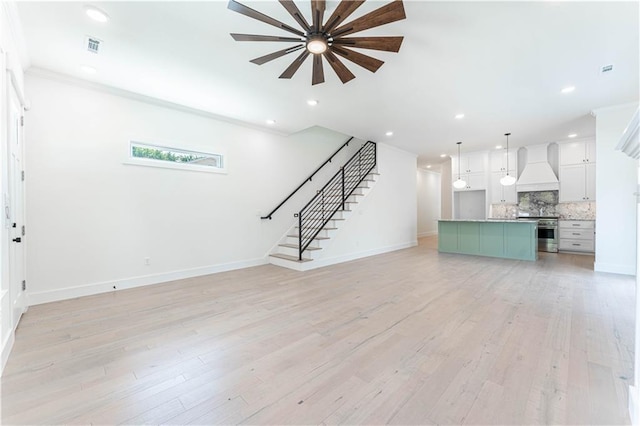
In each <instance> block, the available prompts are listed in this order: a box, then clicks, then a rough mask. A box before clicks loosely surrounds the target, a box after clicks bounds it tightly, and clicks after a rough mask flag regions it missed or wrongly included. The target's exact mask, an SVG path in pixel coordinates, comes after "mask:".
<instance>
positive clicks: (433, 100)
mask: <svg viewBox="0 0 640 426" xmlns="http://www.w3.org/2000/svg"><path fill="white" fill-rule="evenodd" d="M240 1H241V2H242V3H244V4H246V5H248V6H250V7H252V8H254V9H257V10H259V11H261V12H263V13H265V14H267V15H271V16H273V17H275V18H277V19H279V20H281V21H283V22H285V23H288V24H289V25H291V26H294V27H296V28H297V24H296V23H295V21H294V20H293V19H292V18H291V17H290V16H289V15H288V14H287V12H286V11H285V10H284V8H283V7H282V6H281V5H279V4H278V3H276V2H274V1H258V2H256V1H247V2H243V1H242V0H240ZM296 3H297V5H298V7H299V8H300V9H301V10H302V11H303V12H304V13H305V14H307V19H308V20H310V16H309V15H310V14H309V13H307V12H309V10H310V7H309V2H308V1H307V0H304V1H303V0H299V1H296ZM385 3H386V2H378V1H373V0H370V1H368V2H367V3H365V4H364V5H363V6H362V7H361V8H360V9H358V11H356V13H354V15H352V17H351V18H350V19H349V20H351V19H354V18H356V17H357V16H360V15H362V14H364V13H366V12H368V11H371V10H373V9H375V8H377V7H379V6H381V5H383V4H385ZM92 4H93V5H95V6H98V7H99V8H101V9H102V10H104V11H106V12H107V13H108V14H109V16H110V18H111V19H110V21H109V22H108V23H106V24H100V23H97V22H95V21H92V20H90V19H89V18H88V17H87V16H86V15H85V13H84V7H85V4H84V3H81V2H20V3H18V11H19V15H20V19H21V22H22V27H23V32H24V37H25V41H26V45H27V48H28V61H29V63H30V65H31V66H32V67H35V68H42V69H46V70H50V71H54V72H57V73H62V74H66V75H70V76H74V77H78V78H82V79H87V80H90V81H94V82H97V83H102V84H105V85H109V86H113V87H116V88H120V89H125V90H128V91H132V92H137V93H141V94H144V95H147V96H151V97H156V98H159V99H162V100H167V101H171V102H175V103H178V104H182V105H185V106H188V107H192V108H197V109H201V110H204V111H207V112H211V113H214V114H218V115H222V116H226V117H229V118H232V119H234V120H241V121H244V122H247V123H251V124H252V125H258V126H265V127H266V126H267V125H266V124H265V120H266V119H274V120H276V124H275V125H274V126H273V127H274V128H275V129H276V130H278V131H280V132H284V133H292V132H297V131H300V130H302V129H305V128H308V127H310V126H314V125H319V126H323V127H327V128H330V129H333V130H336V131H340V132H343V133H345V134H348V135H354V136H356V137H358V138H362V139H366V140H373V141H378V142H385V143H389V144H392V145H395V146H397V147H399V148H402V149H406V150H409V151H412V152H415V153H417V154H419V156H420V157H419V158H420V164H421V165H424V164H426V163H434V162H435V163H437V162H439V161H441V158H440V156H439V155H440V154H441V153H447V154H453V153H455V149H456V145H455V142H456V141H459V140H461V141H463V145H462V147H463V150H465V151H467V152H469V151H474V150H481V149H490V148H493V147H494V146H495V145H496V144H504V136H502V135H503V134H504V133H505V132H507V131H510V132H511V133H512V136H511V138H510V145H511V146H513V147H516V146H522V145H528V144H535V143H543V142H550V141H557V140H563V139H566V137H567V135H568V134H569V133H577V134H578V135H579V136H580V137H582V136H590V135H594V134H595V120H594V119H593V117H591V116H590V111H591V110H593V109H597V108H601V107H606V106H610V105H616V104H622V103H628V102H636V101H638V99H639V83H638V80H639V75H640V71H639V65H638V56H639V51H640V46H639V42H638V40H639V26H638V21H639V18H638V16H639V10H638V2H551V1H545V2H428V1H405V10H406V14H407V19H406V20H403V21H399V22H395V23H391V24H388V25H385V26H382V27H379V28H376V29H373V30H369V31H366V32H362V33H358V34H357V35H358V36H362V35H403V36H404V37H405V40H404V43H403V45H402V48H401V49H400V52H399V53H389V52H378V51H367V50H361V52H362V53H365V54H369V55H371V56H374V57H377V58H379V59H382V60H384V61H385V64H384V65H383V66H382V68H380V69H379V70H378V72H377V73H375V74H373V73H370V72H369V71H367V70H365V69H363V68H360V67H359V66H357V65H355V64H352V63H350V62H346V61H345V62H346V65H347V67H348V68H349V69H350V70H351V71H352V72H353V73H354V74H355V75H356V79H355V80H352V81H351V82H349V83H347V84H344V85H343V84H342V83H341V82H340V81H339V80H338V78H337V76H336V75H335V74H334V73H333V70H331V68H330V67H329V66H328V64H327V63H326V62H325V67H324V68H325V78H326V82H325V83H324V84H321V85H317V86H313V87H312V86H311V61H310V59H309V58H308V59H307V61H306V63H305V64H304V65H303V66H302V67H301V69H300V70H299V71H298V73H297V74H296V75H295V76H294V78H293V79H292V80H281V79H278V76H279V75H280V73H281V72H282V71H283V70H284V69H285V68H286V67H287V66H288V65H289V64H290V62H291V61H292V60H293V59H294V58H295V57H296V56H297V53H292V54H290V55H288V56H285V57H283V58H279V59H276V60H274V61H271V62H269V63H267V64H265V65H262V66H258V65H254V64H252V63H250V62H249V60H251V59H253V58H255V57H258V56H262V55H264V54H267V53H270V52H273V51H276V50H280V49H282V48H285V47H287V46H289V44H288V43H272V42H260V43H257V42H236V41H234V40H233V39H232V38H231V36H230V35H229V33H230V32H238V33H250V34H267V35H283V36H288V35H289V34H288V33H285V32H284V31H280V30H278V29H277V28H274V27H272V26H270V25H267V24H264V23H261V22H258V21H255V20H253V19H251V18H248V17H245V16H242V15H240V14H237V13H235V12H232V11H230V10H228V9H227V3H226V2H224V1H209V2H184V1H181V2H126V1H125V2H99V3H97V2H96V3H92ZM336 4H337V1H329V2H328V12H327V15H325V16H328V15H329V14H330V12H331V10H332V9H333V8H335V6H336ZM86 35H91V36H94V37H97V38H99V39H101V40H103V46H102V51H101V53H100V54H98V55H95V54H93V53H90V52H87V51H86V49H85V48H84V38H85V36H86ZM292 44H293V43H292ZM82 64H85V65H90V66H93V67H95V68H96V69H97V70H98V72H97V73H96V74H94V75H87V74H85V73H83V72H82V71H81V70H80V65H82ZM607 64H613V65H614V71H613V72H611V73H608V74H601V73H600V67H601V66H603V65H607ZM569 85H573V86H575V87H576V89H575V91H574V92H573V93H570V94H561V93H560V90H561V89H562V88H563V87H565V86H569ZM308 99H317V100H319V102H320V103H319V105H318V106H316V107H310V106H308V105H307V103H306V101H307V100H308ZM458 113H464V114H465V118H464V119H462V120H456V119H455V118H454V116H455V115H456V114H458ZM389 130H391V131H393V133H394V134H393V136H391V137H387V136H385V133H386V132H387V131H389Z"/></svg>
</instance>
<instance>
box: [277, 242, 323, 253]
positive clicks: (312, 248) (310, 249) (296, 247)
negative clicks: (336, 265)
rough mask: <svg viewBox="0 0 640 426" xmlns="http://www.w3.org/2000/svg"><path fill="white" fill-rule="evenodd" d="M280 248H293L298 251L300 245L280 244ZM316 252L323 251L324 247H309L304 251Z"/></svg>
mask: <svg viewBox="0 0 640 426" xmlns="http://www.w3.org/2000/svg"><path fill="white" fill-rule="evenodd" d="M278 246H279V247H287V248H292V249H296V250H297V249H298V245H297V244H289V243H285V244H278ZM307 250H309V251H314V250H322V247H307V248H306V249H304V251H307Z"/></svg>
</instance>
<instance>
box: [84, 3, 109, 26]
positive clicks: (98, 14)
mask: <svg viewBox="0 0 640 426" xmlns="http://www.w3.org/2000/svg"><path fill="white" fill-rule="evenodd" d="M85 13H86V14H87V16H88V17H89V18H91V19H93V20H94V21H98V22H107V21H108V20H109V15H107V14H106V13H104V12H103V11H101V10H100V9H98V8H97V7H94V6H87V7H86V8H85Z"/></svg>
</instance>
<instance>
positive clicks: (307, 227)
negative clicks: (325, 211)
mask: <svg viewBox="0 0 640 426" xmlns="http://www.w3.org/2000/svg"><path fill="white" fill-rule="evenodd" d="M293 228H294V229H297V228H299V226H298V225H296V226H294V227H293ZM304 228H305V229H322V230H323V231H335V230H337V229H338V228H327V227H322V228H320V227H318V226H305V227H304Z"/></svg>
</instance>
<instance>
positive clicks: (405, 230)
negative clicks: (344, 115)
mask: <svg viewBox="0 0 640 426" xmlns="http://www.w3.org/2000/svg"><path fill="white" fill-rule="evenodd" d="M377 151H378V152H377V159H378V167H377V169H378V172H379V174H380V175H379V176H377V181H376V183H375V184H374V186H373V188H372V189H371V191H369V193H368V194H367V196H366V197H364V198H362V200H358V204H356V205H355V206H354V207H353V212H352V213H351V214H350V215H349V217H348V219H347V221H346V223H345V225H344V226H342V225H341V226H340V229H339V231H338V232H337V233H336V235H335V238H333V237H332V239H331V240H330V241H329V245H328V246H327V247H325V248H323V250H322V251H323V252H322V254H321V258H319V259H318V260H317V261H314V264H315V266H316V267H320V266H325V265H331V264H334V263H338V262H341V261H347V260H352V259H357V258H360V257H365V256H370V255H374V254H380V253H384V252H388V251H392V250H398V249H402V248H407V247H412V246H415V245H416V244H417V243H418V242H417V233H418V232H417V231H418V230H417V209H418V207H417V199H416V191H417V183H416V155H415V154H412V153H409V152H406V151H403V150H400V149H397V148H394V147H391V146H389V145H385V144H380V143H379V144H378V146H377Z"/></svg>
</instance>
